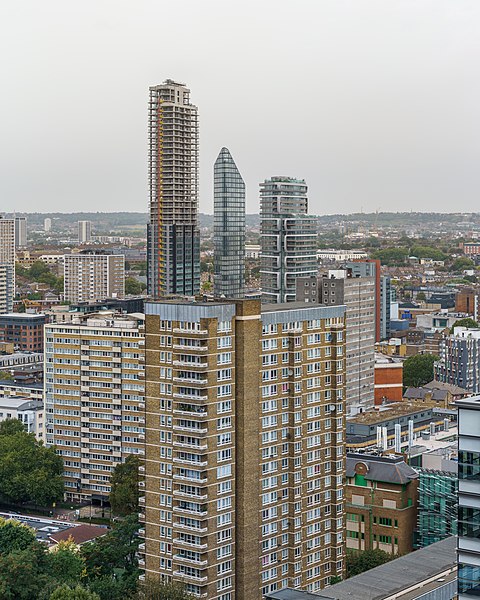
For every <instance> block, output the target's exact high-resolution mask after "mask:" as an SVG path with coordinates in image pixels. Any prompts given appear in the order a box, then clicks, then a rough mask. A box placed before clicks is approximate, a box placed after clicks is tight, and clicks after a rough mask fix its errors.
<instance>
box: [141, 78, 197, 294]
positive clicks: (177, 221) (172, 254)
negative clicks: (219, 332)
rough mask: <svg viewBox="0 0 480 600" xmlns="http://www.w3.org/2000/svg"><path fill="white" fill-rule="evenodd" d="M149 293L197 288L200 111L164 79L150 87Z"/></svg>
mask: <svg viewBox="0 0 480 600" xmlns="http://www.w3.org/2000/svg"><path fill="white" fill-rule="evenodd" d="M148 135H149V144H150V145H149V161H148V163H149V188H150V222H149V225H148V247H147V250H148V257H147V265H148V292H149V294H150V295H152V296H154V297H156V298H158V297H162V296H165V295H168V294H181V295H195V294H197V293H198V292H199V290H200V233H199V229H198V217H197V213H198V112H197V107H196V106H194V105H193V104H190V90H189V89H188V88H187V87H186V86H185V85H184V84H182V83H176V82H175V81H172V80H171V79H167V80H166V81H165V82H164V83H163V84H161V85H156V86H153V87H151V88H150V101H149V106H148Z"/></svg>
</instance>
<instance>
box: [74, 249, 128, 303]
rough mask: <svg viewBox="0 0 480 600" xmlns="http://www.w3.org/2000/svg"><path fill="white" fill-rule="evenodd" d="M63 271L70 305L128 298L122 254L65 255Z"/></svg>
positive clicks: (89, 253)
mask: <svg viewBox="0 0 480 600" xmlns="http://www.w3.org/2000/svg"><path fill="white" fill-rule="evenodd" d="M63 269H64V271H63V272H64V282H63V287H64V296H65V300H66V301H67V302H72V303H76V302H92V301H94V300H105V298H123V296H124V295H125V257H124V256H123V254H118V255H116V254H95V253H91V252H88V253H86V254H65V256H64V257H63Z"/></svg>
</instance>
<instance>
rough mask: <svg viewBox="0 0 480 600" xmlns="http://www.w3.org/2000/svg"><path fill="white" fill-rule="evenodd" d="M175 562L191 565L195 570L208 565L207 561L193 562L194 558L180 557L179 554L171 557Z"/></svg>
mask: <svg viewBox="0 0 480 600" xmlns="http://www.w3.org/2000/svg"><path fill="white" fill-rule="evenodd" d="M173 558H174V560H175V561H178V562H180V563H182V564H185V565H192V566H194V567H197V568H202V567H206V566H207V564H208V561H207V560H195V559H194V558H187V557H186V556H181V555H180V554H175V555H174V556H173Z"/></svg>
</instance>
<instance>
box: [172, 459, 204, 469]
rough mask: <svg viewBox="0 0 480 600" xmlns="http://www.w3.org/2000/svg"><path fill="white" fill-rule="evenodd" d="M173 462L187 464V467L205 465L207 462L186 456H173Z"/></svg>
mask: <svg viewBox="0 0 480 600" xmlns="http://www.w3.org/2000/svg"><path fill="white" fill-rule="evenodd" d="M173 462H174V463H180V464H182V465H188V466H189V467H206V466H207V464H208V461H206V460H204V461H202V462H199V461H196V460H189V459H186V458H179V457H175V458H174V459H173Z"/></svg>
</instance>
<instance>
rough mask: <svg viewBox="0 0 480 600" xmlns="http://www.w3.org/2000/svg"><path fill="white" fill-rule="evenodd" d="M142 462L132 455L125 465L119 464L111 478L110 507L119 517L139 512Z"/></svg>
mask: <svg viewBox="0 0 480 600" xmlns="http://www.w3.org/2000/svg"><path fill="white" fill-rule="evenodd" d="M139 467H140V460H139V458H138V457H137V456H135V455H134V454H130V455H129V456H128V457H127V459H126V460H125V462H124V463H121V464H118V465H117V466H116V467H115V469H114V470H113V473H112V476H111V478H110V485H111V491H110V506H111V507H112V511H113V512H114V513H115V514H117V515H129V514H131V513H134V512H138V496H139V494H138V469H139Z"/></svg>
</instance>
